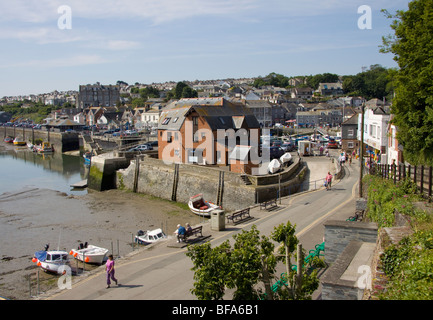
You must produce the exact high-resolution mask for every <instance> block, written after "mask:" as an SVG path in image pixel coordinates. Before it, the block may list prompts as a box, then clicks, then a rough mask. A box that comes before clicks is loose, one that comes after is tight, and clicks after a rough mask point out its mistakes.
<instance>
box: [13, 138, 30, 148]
mask: <svg viewBox="0 0 433 320" xmlns="http://www.w3.org/2000/svg"><path fill="white" fill-rule="evenodd" d="M26 144H27V142H25V141H24V139H23V138H21V137H16V138H15V139H14V145H16V146H25V145H26Z"/></svg>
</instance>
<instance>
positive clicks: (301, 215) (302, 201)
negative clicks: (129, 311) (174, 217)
mask: <svg viewBox="0 0 433 320" xmlns="http://www.w3.org/2000/svg"><path fill="white" fill-rule="evenodd" d="M305 161H306V162H307V163H308V164H309V167H310V168H313V167H314V168H315V169H314V174H313V172H311V175H310V180H312V178H313V177H314V176H315V177H324V176H325V175H326V173H327V171H328V168H329V164H330V160H329V158H325V157H312V158H306V159H305ZM344 170H345V175H344V176H343V178H342V179H341V180H339V181H338V180H337V181H334V182H333V188H332V189H331V190H330V191H326V189H324V188H323V187H321V188H320V189H318V190H315V191H308V192H304V193H300V194H296V195H293V196H291V197H286V198H284V199H282V201H281V204H280V205H279V208H278V210H275V211H271V212H267V211H266V210H260V209H259V208H253V209H251V216H253V217H254V219H252V220H249V221H247V222H245V223H243V224H238V225H236V226H232V225H230V224H229V225H226V229H225V230H224V231H219V232H218V231H212V230H210V223H207V224H205V225H204V227H203V234H204V235H209V234H210V235H211V237H210V238H209V239H208V240H209V241H211V243H212V245H213V246H217V245H219V244H221V243H222V242H224V241H225V240H227V239H231V240H233V238H232V237H233V235H234V234H235V233H236V232H239V231H240V230H241V229H245V230H247V229H248V228H251V226H252V225H256V226H257V228H258V230H259V231H260V233H261V234H264V235H270V234H271V232H272V231H273V228H274V226H277V225H279V224H280V223H286V222H287V221H288V220H290V221H291V223H292V224H296V230H297V236H298V238H299V240H300V243H302V245H303V248H304V249H306V250H307V252H308V250H310V249H312V248H314V246H315V245H316V244H318V243H321V242H322V241H323V237H324V228H323V222H324V221H326V220H327V219H337V220H345V219H347V218H348V217H349V216H350V215H353V213H354V211H355V198H356V189H357V185H358V179H359V162H358V161H354V162H353V163H352V165H351V166H349V165H346V166H345V168H344ZM322 172H323V174H322ZM169 244H171V245H175V240H174V239H171V240H169V241H168V243H167V242H162V243H158V244H157V245H155V246H153V247H151V248H146V249H143V250H139V251H138V250H137V251H135V252H134V253H133V254H131V255H129V256H127V257H124V258H122V259H119V260H117V261H116V277H117V278H118V279H119V283H120V285H119V286H115V285H112V287H111V288H110V289H106V285H105V272H104V271H103V270H104V269H103V267H101V268H100V269H97V270H94V271H92V272H88V274H87V275H84V276H80V277H77V278H80V279H79V280H81V281H78V282H76V283H73V284H72V289H69V290H66V289H65V290H58V291H57V292H54V293H52V292H51V293H50V296H49V297H48V299H61V300H62V299H68V300H95V299H104V300H125V299H126V300H129V299H131V300H140V299H146V300H194V299H196V298H195V296H193V295H192V294H191V293H190V289H191V288H192V287H193V272H192V271H191V270H190V269H191V267H192V263H191V260H190V259H189V258H188V257H187V256H186V255H185V252H186V248H179V247H177V248H176V247H172V246H168V245H169ZM279 268H280V267H279ZM283 268H284V267H283V266H281V271H279V270H280V269H278V268H277V274H279V273H278V272H282V271H283ZM41 298H42V297H41Z"/></svg>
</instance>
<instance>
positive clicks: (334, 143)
mask: <svg viewBox="0 0 433 320" xmlns="http://www.w3.org/2000/svg"><path fill="white" fill-rule="evenodd" d="M328 148H329V149H337V148H338V143H337V141H335V139H334V138H329V141H328Z"/></svg>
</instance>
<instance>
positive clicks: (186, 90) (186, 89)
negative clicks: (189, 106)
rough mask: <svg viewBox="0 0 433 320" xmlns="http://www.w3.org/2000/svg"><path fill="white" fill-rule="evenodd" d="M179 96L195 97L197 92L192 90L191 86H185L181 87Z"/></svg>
mask: <svg viewBox="0 0 433 320" xmlns="http://www.w3.org/2000/svg"><path fill="white" fill-rule="evenodd" d="M180 97H181V98H197V97H198V92H197V91H195V90H193V89H192V88H191V87H189V86H186V87H184V88H183V89H182V94H181V96H180Z"/></svg>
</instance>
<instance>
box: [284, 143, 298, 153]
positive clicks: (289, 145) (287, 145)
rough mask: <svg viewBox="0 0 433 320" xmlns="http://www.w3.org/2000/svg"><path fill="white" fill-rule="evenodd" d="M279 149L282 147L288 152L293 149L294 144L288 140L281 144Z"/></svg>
mask: <svg viewBox="0 0 433 320" xmlns="http://www.w3.org/2000/svg"><path fill="white" fill-rule="evenodd" d="M281 149H283V150H284V151H285V152H290V151H293V150H295V145H294V144H292V143H290V142H285V143H283V144H282V145H281Z"/></svg>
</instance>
